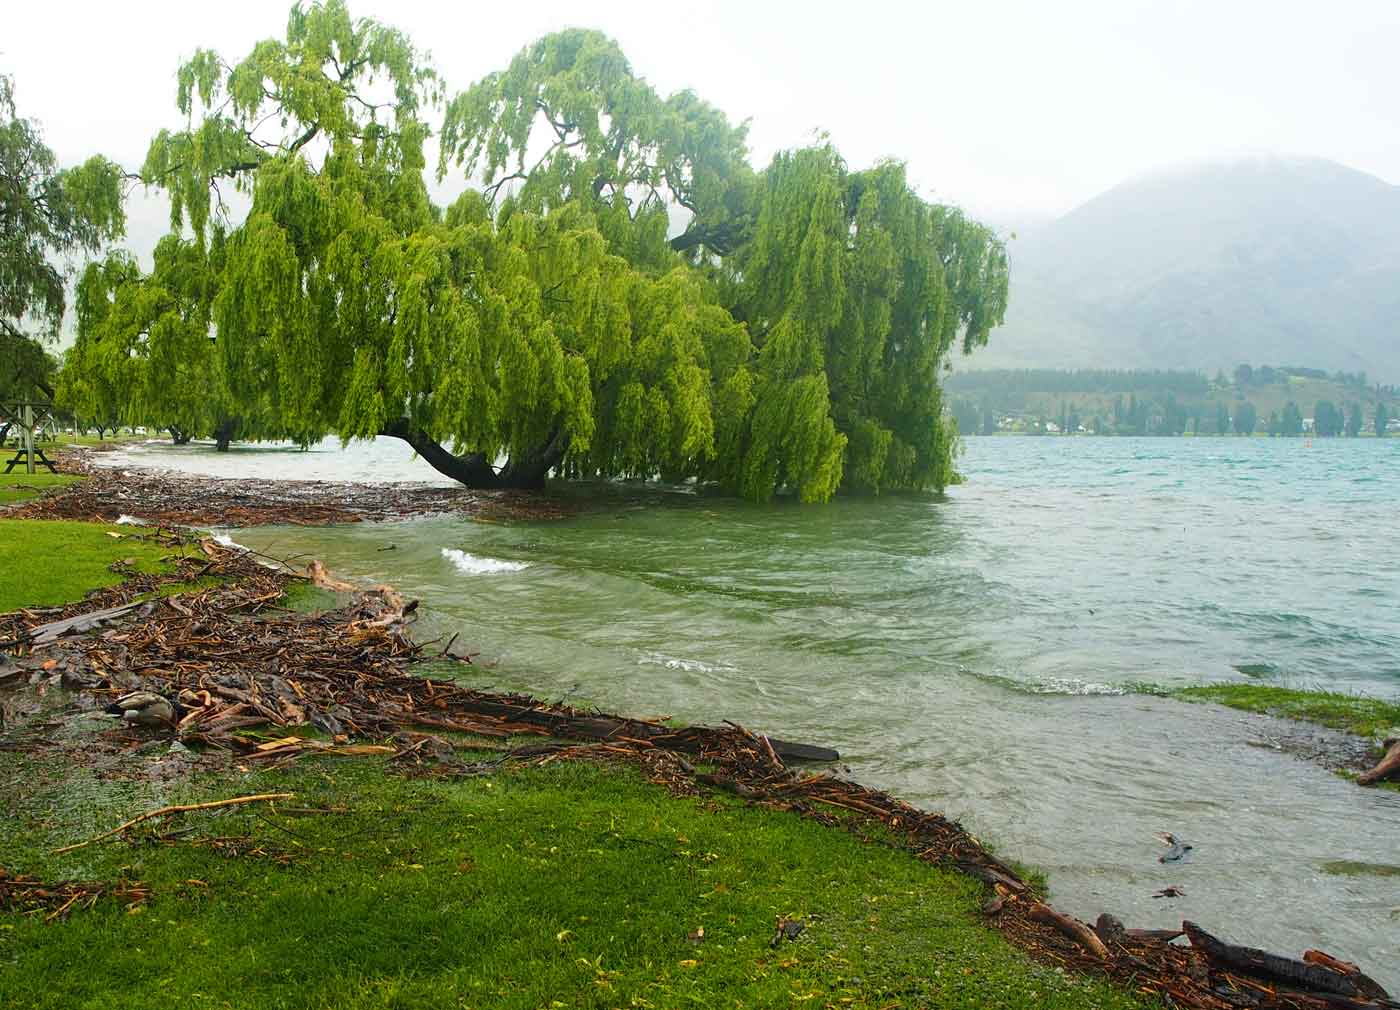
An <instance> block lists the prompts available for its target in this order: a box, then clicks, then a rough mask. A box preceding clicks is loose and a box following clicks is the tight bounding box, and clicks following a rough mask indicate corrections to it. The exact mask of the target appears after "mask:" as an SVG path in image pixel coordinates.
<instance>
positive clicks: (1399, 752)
mask: <svg viewBox="0 0 1400 1010" xmlns="http://www.w3.org/2000/svg"><path fill="white" fill-rule="evenodd" d="M1396 775H1400V740H1394V741H1391V743H1390V750H1388V751H1387V752H1386V755H1385V757H1383V758H1381V760H1380V764H1378V765H1376V767H1374V768H1372V769H1371V770H1370V771H1368V772H1366V773H1365V774H1363V775H1358V776H1357V778H1356V784H1357V785H1359V786H1371V785H1375V784H1376V783H1377V782H1382V781H1384V780H1385V779H1388V778H1394V777H1395V776H1396Z"/></svg>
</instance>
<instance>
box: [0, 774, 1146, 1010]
mask: <svg viewBox="0 0 1400 1010" xmlns="http://www.w3.org/2000/svg"><path fill="white" fill-rule="evenodd" d="M20 782H23V783H25V786H24V787H23V788H21V787H20V786H18V785H17V783H20ZM0 783H9V785H3V784H0V802H3V803H4V804H5V806H6V807H7V809H10V810H12V811H13V816H11V817H10V818H9V821H10V823H11V824H12V825H13V829H12V830H7V831H6V832H4V833H0V865H5V866H8V867H9V868H10V869H11V870H18V871H26V872H30V873H33V874H36V875H42V876H45V877H47V878H49V879H53V878H57V877H60V876H62V877H70V878H71V877H81V878H85V879H93V878H104V879H115V878H116V877H118V876H120V875H122V874H127V875H129V876H131V877H134V878H136V877H139V878H140V879H141V880H143V881H145V882H146V883H148V884H149V885H150V886H151V887H152V889H153V897H152V899H151V901H150V902H149V904H147V905H146V906H145V907H142V908H140V909H139V910H138V911H134V912H128V911H126V910H125V909H124V908H123V907H122V906H121V904H120V903H119V902H117V901H115V900H108V901H104V902H100V903H99V904H98V905H97V906H96V907H95V908H93V909H91V910H86V911H81V912H75V913H74V914H73V915H72V916H71V918H69V919H68V920H67V921H55V922H53V923H47V924H46V923H45V922H44V920H43V916H42V915H30V916H18V915H13V914H10V915H3V914H0V1005H5V1006H16V1007H20V1006H22V1007H26V1008H34V1010H41V1008H55V1010H57V1008H63V1010H72V1008H98V1007H101V1008H104V1010H107V1008H113V1010H115V1008H127V1007H129V1008H141V1010H144V1008H147V1007H154V1006H161V1007H165V1006H171V1007H174V1006H179V1007H206V1006H207V1007H230V1006H234V1007H239V1008H261V1007H267V1008H273V1007H279V1008H280V1007H317V1008H338V1010H350V1008H356V1010H361V1008H371V1007H374V1008H388V1007H396V1008H410V1007H423V1008H433V1010H440V1008H448V1007H493V1008H494V1007H501V1008H522V1010H523V1008H532V1010H533V1008H537V1007H597V1008H604V1007H639V1008H648V1007H650V1008H669V1007H745V1008H753V1007H854V1008H863V1007H864V1008H874V1007H882V1008H887V1010H894V1008H897V1007H932V1006H936V1007H1027V1008H1029V1007H1064V1008H1081V1007H1082V1008H1089V1007H1129V1006H1138V1005H1142V1004H1139V1003H1136V1002H1135V1001H1134V1000H1133V999H1132V998H1130V997H1129V996H1128V995H1126V994H1123V993H1120V992H1118V991H1116V990H1113V989H1110V988H1109V987H1107V986H1104V985H1102V984H1100V983H1097V982H1092V981H1087V980H1083V979H1075V978H1073V977H1066V976H1065V975H1062V974H1059V973H1057V972H1055V971H1053V970H1051V969H1049V968H1045V967H1040V966H1036V965H1033V964H1031V963H1030V962H1029V961H1027V960H1026V959H1025V957H1024V956H1023V955H1022V954H1020V953H1019V952H1018V951H1016V950H1014V949H1013V948H1012V947H1010V946H1009V945H1008V944H1007V943H1006V942H1005V940H1003V938H1002V937H1001V935H1000V934H999V933H997V932H995V931H993V930H991V929H989V928H987V927H986V926H985V925H983V924H982V923H981V921H980V916H979V912H978V906H979V904H980V902H981V901H982V900H983V898H984V895H983V890H982V887H981V885H979V884H977V883H976V882H974V881H972V880H970V879H969V878H967V877H964V876H962V875H961V874H958V873H955V872H952V871H944V870H935V869H931V868H929V867H927V866H925V865H923V864H920V863H919V862H917V861H916V860H914V859H912V858H910V857H909V856H908V855H907V854H904V853H901V852H897V851H894V850H892V849H888V848H885V847H883V846H880V845H872V844H864V843H862V842H860V841H859V840H858V839H856V838H855V837H854V836H852V835H850V834H848V833H847V832H843V831H840V830H831V829H827V828H823V827H822V826H820V825H818V824H815V823H813V822H810V821H804V820H802V819H800V818H798V817H796V816H794V815H791V814H780V813H774V812H771V811H761V810H756V809H748V808H745V807H744V806H742V805H741V804H739V803H738V802H737V801H733V800H730V799H727V798H726V799H720V800H694V799H672V798H669V797H667V796H666V795H665V794H664V793H663V792H662V791H661V790H660V789H659V788H658V787H656V786H653V785H651V784H649V783H647V782H645V781H644V780H643V779H642V778H641V776H640V775H639V774H637V773H636V772H634V771H632V770H631V769H624V768H600V767H596V766H591V765H579V764H571V763H566V762H562V761H560V762H556V763H554V764H551V765H550V766H548V767H545V768H529V769H521V768H515V769H510V770H502V771H499V772H497V773H496V774H495V775H493V776H491V777H485V778H473V779H466V780H461V781H457V782H442V781H436V780H430V781H404V780H400V779H396V778H392V777H388V776H386V775H385V774H384V773H383V771H382V770H381V768H380V767H379V763H378V762H376V761H372V760H347V759H340V760H338V761H337V760H336V759H330V758H327V759H322V760H320V761H316V762H311V761H303V762H302V763H300V764H298V765H293V766H292V767H291V768H289V769H287V770H284V771H280V772H265V773H262V774H257V775H248V776H236V777H225V778H205V779H203V780H201V781H199V782H198V783H197V784H195V785H193V786H189V785H182V786H176V787H174V788H169V789H162V788H160V787H158V786H155V785H152V782H151V779H149V778H146V779H138V780H136V781H132V780H126V781H117V780H113V779H111V778H109V777H107V778H99V777H98V776H96V775H94V774H93V773H91V772H85V771H80V770H78V771H74V770H70V772H69V773H57V772H56V770H55V769H54V767H53V766H52V763H51V762H49V763H47V764H41V762H40V760H39V759H36V758H31V757H25V756H22V755H17V754H12V753H3V752H0ZM275 790H290V791H294V792H295V793H296V794H297V795H296V799H295V800H294V801H290V802H289V803H287V804H284V805H283V806H284V807H286V806H298V807H313V808H323V809H324V808H337V807H339V808H344V809H345V810H347V811H348V812H345V813H328V814H313V815H310V816H293V815H292V814H291V812H289V811H285V810H277V809H273V808H267V807H264V808H261V809H254V808H237V809H234V810H231V811H227V812H223V813H219V812H211V813H207V814H194V815H189V816H188V819H187V820H185V821H184V822H183V823H180V822H170V823H165V824H159V825H158V826H156V827H154V828H153V829H151V831H152V833H156V832H161V831H170V830H172V829H175V828H178V827H181V826H183V827H187V828H192V829H193V831H192V833H191V834H187V835H182V836H181V838H182V840H183V842H184V843H183V844H174V845H167V844H154V843H151V842H149V841H147V842H146V843H145V844H136V845H131V844H129V843H126V842H115V843H104V844H101V845H97V846H92V847H89V848H86V849H81V850H78V851H76V852H73V853H70V854H67V855H64V856H53V855H50V854H49V853H50V851H51V849H52V848H55V847H58V846H61V845H63V844H66V843H70V842H73V841H77V840H81V839H83V838H87V837H90V836H92V835H95V834H97V833H99V832H101V831H103V830H105V829H107V828H110V827H114V826H115V825H116V824H117V823H119V822H120V821H122V820H123V819H125V818H127V817H129V816H131V815H134V814H135V813H137V812H139V811H142V810H144V809H148V808H151V807H155V806H159V805H161V804H163V803H166V802H172V801H181V800H186V799H210V798H218V797H227V796H232V795H238V794H244V793H251V792H265V791H275ZM7 792H8V793H9V795H6V793H7ZM238 835H250V836H252V838H253V839H254V840H255V841H256V843H258V844H261V845H263V846H267V847H275V848H276V849H278V850H281V851H283V852H286V853H288V854H290V857H291V860H292V861H291V862H290V863H289V864H288V865H280V864H279V863H278V862H276V861H275V860H273V859H270V858H266V857H258V856H249V855H244V856H239V857H235V858H228V857H225V856H220V855H217V854H215V853H214V852H213V851H211V850H210V849H208V848H200V847H195V846H192V845H190V844H188V843H189V842H190V841H191V840H197V839H199V838H201V837H207V836H238ZM145 837H146V838H147V839H149V837H150V835H149V834H148V835H146V836H145ZM779 915H781V916H785V917H790V918H800V919H802V920H803V921H805V922H806V924H807V926H806V930H805V932H804V933H803V934H802V935H801V936H800V937H799V938H798V940H797V941H796V942H790V943H789V942H785V943H784V944H782V945H781V946H780V947H779V948H778V949H772V948H770V946H769V942H770V940H771V938H772V937H773V933H774V919H775V916H779ZM701 929H703V931H704V933H703V938H702V939H699V942H695V941H694V940H692V939H691V938H690V937H691V936H692V935H695V934H698V931H699V930H701Z"/></svg>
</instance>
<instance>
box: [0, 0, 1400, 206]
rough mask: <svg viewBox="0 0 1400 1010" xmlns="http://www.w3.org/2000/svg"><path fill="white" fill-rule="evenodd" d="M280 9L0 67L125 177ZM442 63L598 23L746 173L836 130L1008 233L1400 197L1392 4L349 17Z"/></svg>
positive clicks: (1305, 0)
mask: <svg viewBox="0 0 1400 1010" xmlns="http://www.w3.org/2000/svg"><path fill="white" fill-rule="evenodd" d="M288 6H289V5H288V3H287V2H286V0H240V2H238V3H198V2H189V0H184V2H179V3H175V2H158V3H153V2H141V0H136V2H131V3H121V4H118V3H111V2H110V0H105V2H103V3H76V2H65V0H47V2H32V3H23V4H20V3H15V4H12V5H8V9H7V10H6V12H5V15H4V31H3V34H2V35H0V72H5V73H11V74H13V75H14V77H15V83H16V92H17V93H16V98H17V102H18V104H19V107H20V112H21V114H22V115H25V116H27V117H29V118H34V119H38V120H39V121H40V122H41V123H42V125H43V128H44V133H45V137H46V139H47V141H48V143H49V145H50V146H51V147H53V148H54V149H55V150H56V151H57V152H58V154H59V156H60V158H61V159H62V160H63V161H64V162H73V161H77V160H80V159H82V158H85V157H86V156H88V155H89V154H92V153H95V152H101V153H104V154H106V155H108V156H109V157H113V158H115V159H116V160H118V161H121V162H122V163H124V164H125V165H127V166H128V167H130V168H135V167H136V166H138V165H139V164H140V161H141V159H142V157H143V156H144V154H145V150H146V145H147V143H148V141H149V139H150V137H151V135H152V134H153V133H154V132H155V131H156V130H158V129H159V128H161V127H162V126H172V127H177V126H179V125H180V120H179V117H178V114H177V112H176V110H175V108H174V78H175V70H176V67H177V66H178V64H179V62H180V61H181V60H182V59H184V58H186V57H188V56H189V55H190V54H191V53H192V52H193V51H194V49H195V48H196V47H200V46H211V47H213V48H216V49H218V50H220V51H221V52H222V53H223V54H224V55H225V56H226V57H229V58H237V57H240V56H242V55H243V54H244V53H246V52H247V50H248V49H249V48H250V46H251V45H252V43H253V42H254V41H255V40H257V39H259V38H264V37H268V36H272V35H277V36H280V35H281V34H282V32H283V29H284V28H285V23H286V14H287V9H288ZM351 12H352V14H354V15H356V16H363V15H371V16H374V17H377V18H379V19H381V20H383V21H386V22H388V23H390V24H393V25H395V26H397V27H399V28H401V29H403V30H404V31H406V32H407V33H408V34H409V35H410V37H411V38H412V39H413V40H414V41H415V43H416V44H417V45H418V46H420V47H421V48H424V49H427V50H429V51H430V52H431V54H432V57H433V60H434V63H435V64H436V65H437V66H438V68H439V70H440V71H441V72H442V73H443V74H444V76H445V77H446V79H447V82H448V86H449V89H450V90H455V89H457V88H461V87H465V86H466V85H467V84H469V83H470V82H471V81H473V80H475V79H476V78H477V77H479V76H481V75H482V74H484V73H487V72H489V71H491V70H494V69H497V68H500V67H503V66H505V65H506V63H507V62H508V61H509V59H510V57H511V56H512V55H513V54H514V53H515V52H516V51H517V50H519V49H520V48H521V47H522V46H524V45H525V44H527V43H528V42H530V41H532V40H533V39H535V38H537V37H538V36H540V35H541V34H544V33H546V32H548V31H551V30H553V29H557V28H560V27H564V26H569V25H584V26H590V27H597V28H600V29H602V30H603V31H605V32H607V33H609V34H610V35H612V36H614V37H615V38H617V39H618V40H619V41H620V43H621V44H622V47H623V50H624V51H625V52H626V53H627V55H628V57H629V58H630V60H631V62H632V65H633V68H634V69H635V70H636V71H637V72H638V73H640V74H641V75H643V76H645V77H646V78H647V79H648V80H649V81H651V82H652V84H653V85H655V86H656V88H657V89H658V90H659V91H661V92H663V93H669V92H671V91H673V90H676V89H679V88H687V87H688V88H692V89H694V90H695V91H696V92H698V93H699V94H700V95H701V96H703V97H704V98H706V99H708V100H710V101H711V102H713V103H715V104H716V105H718V106H720V107H721V108H722V109H724V110H725V111H726V112H727V113H728V114H729V116H730V117H731V118H733V119H736V120H741V119H745V118H748V119H751V120H752V132H751V140H752V147H753V150H754V156H755V160H756V162H758V163H760V164H761V163H762V162H764V161H766V160H767V158H768V157H769V156H771V154H772V153H773V152H774V151H775V150H778V149H781V148H783V147H788V146H791V145H795V144H800V143H803V142H804V141H805V140H807V139H810V137H811V136H812V131H813V130H816V129H821V130H825V131H827V132H828V133H829V134H830V135H831V137H832V139H833V140H834V141H835V143H836V144H837V146H838V147H839V148H840V149H841V151H842V152H843V153H844V154H845V156H846V158H847V161H848V162H849V163H850V164H852V165H853V166H856V167H861V166H864V165H866V164H868V163H870V162H871V161H873V160H875V159H876V158H879V157H882V156H886V155H895V156H898V157H900V158H903V159H905V160H906V161H907V162H908V163H909V166H910V172H911V177H912V178H913V180H914V182H915V183H916V184H917V185H918V186H920V188H921V189H922V190H923V191H924V193H925V194H926V195H928V196H930V197H934V198H937V199H941V200H946V201H950V202H954V203H958V204H960V205H962V206H964V207H966V208H967V209H969V210H970V211H973V212H974V213H976V214H978V215H984V216H986V217H987V218H989V219H990V220H992V221H994V222H997V223H999V224H1002V225H1010V224H1015V223H1017V222H1019V221H1022V220H1033V219H1035V218H1037V217H1040V216H1043V215H1055V214H1060V213H1063V212H1064V211H1067V210H1069V209H1071V208H1072V207H1074V206H1075V205H1077V204H1078V203H1080V202H1082V201H1084V200H1086V199H1088V198H1090V197H1092V196H1094V195H1095V194H1096V193H1099V192H1101V191H1103V190H1104V189H1107V188H1108V187H1110V186H1112V185H1114V184H1116V183H1118V182H1120V181H1122V180H1124V179H1125V178H1129V177H1132V176H1135V175H1139V174H1143V173H1145V172H1149V171H1152V170H1154V169H1157V168H1160V167H1163V166H1166V165H1170V164H1173V163H1179V162H1183V161H1195V160H1200V159H1203V158H1212V157H1217V156H1227V155H1232V154H1239V153H1259V152H1279V153H1287V154H1308V155H1318V156H1321V157H1326V158H1331V159H1335V160H1337V161H1340V162H1343V163H1344V164H1347V165H1350V166H1352V167H1354V168H1358V169H1361V170H1363V171H1366V172H1370V173H1373V174H1375V175H1378V176H1380V177H1381V178H1383V179H1385V180H1387V181H1389V182H1392V183H1396V182H1400V59H1398V58H1397V55H1396V54H1397V53H1400V2H1397V0H1334V2H1332V3H1328V4H1324V3H1322V2H1319V0H1199V2H1198V0H1175V2H1173V0H1153V2H1147V0H1102V2H1100V0H1031V2H1013V0H959V2H955V3H943V2H929V3H910V4H896V3H882V2H879V0H871V2H865V3H855V4H852V3H850V2H843V3H841V4H834V3H833V4H826V3H821V2H815V0H804V2H793V3H787V2H770V0H744V2H726V3H715V4H706V3H702V2H695V3H686V4H667V3H657V2H649V3H634V2H631V0H612V2H609V3H607V4H593V3H587V2H577V0H575V2H567V3H566V2H557V0H544V2H541V0H515V2H511V3H456V4H443V3H438V2H425V0H399V2H387V0H352V3H351Z"/></svg>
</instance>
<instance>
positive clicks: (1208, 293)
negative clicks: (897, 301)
mask: <svg viewBox="0 0 1400 1010" xmlns="http://www.w3.org/2000/svg"><path fill="white" fill-rule="evenodd" d="M1010 249H1011V257H1012V274H1011V307H1010V310H1009V311H1008V313H1007V322H1006V325H1005V326H1004V327H1002V328H1001V329H998V330H996V331H994V332H993V333H992V338H991V345H990V346H989V347H988V348H986V349H985V350H983V351H979V352H978V353H977V354H975V355H974V356H973V357H972V358H970V359H965V360H964V361H962V362H960V363H959V364H960V365H961V367H963V368H993V367H1020V366H1026V367H1056V368H1083V367H1098V368H1110V367H1124V368H1195V369H1205V370H1208V371H1214V370H1215V369H1217V368H1225V369H1229V368H1231V367H1233V366H1234V365H1236V364H1238V363H1240V362H1246V361H1254V362H1259V361H1269V362H1277V363H1286V364H1300V365H1309V366H1314V367H1319V368H1326V369H1329V370H1338V369H1341V370H1345V371H1352V372H1354V371H1360V370H1364V371H1366V372H1367V373H1368V374H1369V375H1370V376H1371V377H1372V378H1375V379H1380V380H1383V381H1387V382H1395V381H1400V187H1396V186H1392V185H1390V184H1389V183H1386V182H1384V181H1382V180H1380V179H1378V178H1376V177H1374V176H1371V175H1367V174H1365V173H1363V172H1358V171H1355V170H1353V169H1350V168H1347V167H1345V166H1343V165H1339V164H1337V163H1335V162H1331V161H1326V160H1323V159H1319V158H1301V157H1279V156H1266V157H1250V158H1241V159H1236V160H1232V161H1228V162H1214V163H1208V164H1197V165H1192V166H1189V167H1181V168H1176V169H1173V170H1171V171H1166V172H1160V173H1156V174H1153V175H1150V176H1146V177H1143V178H1140V179H1136V180H1133V181H1131V182H1127V183H1124V184H1122V185H1120V186H1117V187H1115V188H1113V189H1111V190H1109V191H1108V192H1106V193H1103V194H1101V195H1100V196H1097V197H1095V198H1094V199H1092V200H1090V201H1089V202H1087V203H1085V204H1083V205H1081V206H1080V207H1078V208H1076V209H1075V210H1073V211H1071V212H1070V213H1068V214H1066V215H1064V216H1063V217H1061V218H1059V219H1057V220H1055V221H1053V222H1051V223H1049V224H1047V225H1045V226H1043V227H1040V228H1035V229H1032V230H1030V231H1028V232H1027V233H1024V234H1022V235H1020V236H1018V237H1017V238H1016V239H1014V240H1012V241H1011V242H1010Z"/></svg>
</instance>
